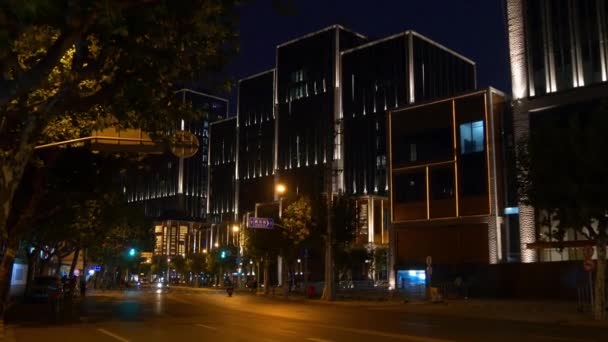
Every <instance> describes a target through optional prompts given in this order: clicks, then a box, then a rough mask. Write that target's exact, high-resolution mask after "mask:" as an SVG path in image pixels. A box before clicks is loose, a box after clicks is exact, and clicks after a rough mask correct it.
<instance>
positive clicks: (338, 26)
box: [277, 24, 367, 49]
mask: <svg viewBox="0 0 608 342" xmlns="http://www.w3.org/2000/svg"><path fill="white" fill-rule="evenodd" d="M336 29H342V30H344V31H347V32H350V33H353V34H355V35H356V36H358V37H359V38H363V39H367V37H366V36H364V35H362V34H361V33H358V32H355V31H353V30H351V29H348V28H346V27H344V26H342V25H339V24H333V25H331V26H327V27H325V28H322V29H320V30H318V31H314V32H311V33H307V34H305V35H303V36H300V37H296V38H294V39H291V40H288V41H286V42H283V43H281V44H279V45H277V49H278V48H280V47H283V46H286V45H290V44H293V43H295V42H298V41H300V40H303V39H306V38H310V37H312V36H315V35H317V34H319V33H323V32H325V31H329V30H336Z"/></svg>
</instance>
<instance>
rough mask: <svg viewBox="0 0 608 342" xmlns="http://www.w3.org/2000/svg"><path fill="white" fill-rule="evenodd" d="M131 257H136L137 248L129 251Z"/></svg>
mask: <svg viewBox="0 0 608 342" xmlns="http://www.w3.org/2000/svg"><path fill="white" fill-rule="evenodd" d="M129 256H135V248H131V249H129Z"/></svg>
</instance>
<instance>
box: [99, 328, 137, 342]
mask: <svg viewBox="0 0 608 342" xmlns="http://www.w3.org/2000/svg"><path fill="white" fill-rule="evenodd" d="M97 331H99V332H100V333H102V334H104V335H108V336H110V337H112V338H114V339H117V340H119V341H122V342H131V340H127V339H126V338H124V337H121V336H118V335H116V334H114V333H112V332H110V331H107V330H106V329H102V328H98V329H97Z"/></svg>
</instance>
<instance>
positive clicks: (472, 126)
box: [460, 120, 484, 154]
mask: <svg viewBox="0 0 608 342" xmlns="http://www.w3.org/2000/svg"><path fill="white" fill-rule="evenodd" d="M483 144H484V131H483V121H482V120H480V121H474V122H467V123H463V124H461V125H460V153H461V154H469V153H475V152H482V151H483V150H484V147H483Z"/></svg>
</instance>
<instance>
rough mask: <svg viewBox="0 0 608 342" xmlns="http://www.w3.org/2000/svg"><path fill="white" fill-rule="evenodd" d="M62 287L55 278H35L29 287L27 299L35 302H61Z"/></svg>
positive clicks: (59, 281)
mask: <svg viewBox="0 0 608 342" xmlns="http://www.w3.org/2000/svg"><path fill="white" fill-rule="evenodd" d="M63 286H64V285H63V283H62V282H61V280H60V279H59V278H57V277H53V276H43V277H36V278H34V280H33V282H32V285H31V287H30V292H29V295H28V298H30V299H31V300H32V301H36V302H49V301H58V300H61V299H63V295H64V292H63Z"/></svg>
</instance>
